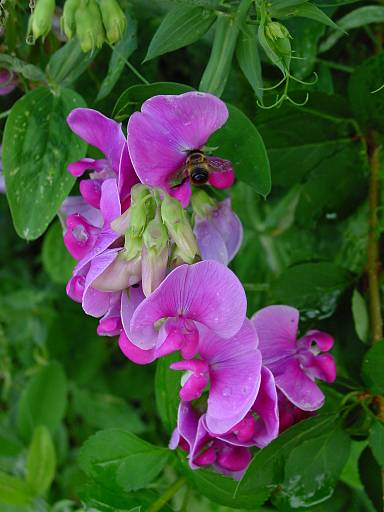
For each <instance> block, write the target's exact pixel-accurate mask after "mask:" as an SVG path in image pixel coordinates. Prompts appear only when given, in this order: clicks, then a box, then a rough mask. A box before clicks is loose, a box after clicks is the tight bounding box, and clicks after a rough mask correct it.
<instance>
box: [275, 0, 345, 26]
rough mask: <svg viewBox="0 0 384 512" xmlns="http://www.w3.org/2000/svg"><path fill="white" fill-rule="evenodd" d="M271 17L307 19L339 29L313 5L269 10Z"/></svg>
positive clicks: (303, 4)
mask: <svg viewBox="0 0 384 512" xmlns="http://www.w3.org/2000/svg"><path fill="white" fill-rule="evenodd" d="M271 15H272V16H274V17H276V18H282V19H284V18H293V17H298V18H309V19H311V20H315V21H318V22H319V23H323V24H324V25H328V26H329V27H332V28H336V29H337V28H339V27H338V25H336V23H335V22H334V21H332V20H331V18H329V17H328V16H327V15H326V14H325V12H324V11H322V10H321V9H319V8H318V7H317V6H316V5H315V4H311V3H302V4H300V5H294V6H292V7H287V8H281V9H271Z"/></svg>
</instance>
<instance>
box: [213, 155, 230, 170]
mask: <svg viewBox="0 0 384 512" xmlns="http://www.w3.org/2000/svg"><path fill="white" fill-rule="evenodd" d="M207 161H208V166H209V170H210V171H212V172H227V171H232V170H233V168H232V163H231V162H230V161H229V160H223V159H222V158H218V157H216V156H207Z"/></svg>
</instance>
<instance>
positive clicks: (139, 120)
mask: <svg viewBox="0 0 384 512" xmlns="http://www.w3.org/2000/svg"><path fill="white" fill-rule="evenodd" d="M227 119H228V110H227V107H226V106H225V103H224V102H223V101H221V100H220V99H219V98H216V97H215V96H213V95H211V94H207V93H202V92H187V93H184V94H180V95H165V96H162V95H161V96H153V97H152V98H149V99H148V100H147V101H145V102H144V103H143V105H142V107H141V112H135V113H134V114H132V115H131V117H130V119H129V121H128V147H129V154H130V157H131V159H132V163H133V167H134V169H135V171H136V174H137V175H138V176H139V178H140V181H141V182H142V183H144V184H146V185H151V186H154V187H159V188H162V189H163V190H165V191H166V192H168V194H170V195H172V196H173V197H176V198H177V199H178V200H179V201H180V202H181V203H182V205H183V206H184V207H185V206H187V205H188V203H189V200H190V197H191V193H192V189H191V182H190V179H189V178H188V176H187V177H181V179H180V172H181V171H182V170H183V168H184V166H185V164H186V160H187V158H188V155H189V153H190V152H191V151H193V150H200V149H202V148H203V146H204V145H205V144H206V143H207V141H208V139H209V137H210V136H211V135H212V134H213V133H214V132H215V131H216V130H218V129H219V128H221V127H222V126H223V125H224V123H225V122H226V121H227ZM206 158H207V159H208V162H209V163H211V164H213V165H215V166H216V167H217V168H220V169H221V171H214V172H210V174H209V184H210V185H212V186H214V187H216V188H227V187H230V186H231V185H232V184H233V181H234V172H233V169H232V164H231V163H230V162H229V161H228V160H222V159H220V158H217V157H210V156H208V157H206ZM178 179H179V181H181V183H178V184H175V180H176V181H177V180H178Z"/></svg>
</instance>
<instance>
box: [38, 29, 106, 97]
mask: <svg viewBox="0 0 384 512" xmlns="http://www.w3.org/2000/svg"><path fill="white" fill-rule="evenodd" d="M98 52H99V50H97V49H96V50H94V51H92V52H88V53H84V52H83V51H82V50H81V48H80V44H79V41H78V39H77V38H76V37H75V38H74V39H71V40H70V41H68V42H67V43H65V45H64V46H62V47H61V48H60V49H59V50H57V51H56V52H55V53H54V54H53V55H51V58H50V59H49V62H48V65H47V68H46V73H47V76H48V78H49V79H50V81H52V82H54V83H56V84H60V85H61V86H62V87H68V86H70V85H71V84H73V82H75V81H76V80H77V79H78V78H79V76H80V75H82V74H83V73H84V71H85V70H86V69H87V67H88V66H89V65H90V64H91V62H92V61H93V60H94V59H95V57H96V55H97V54H98Z"/></svg>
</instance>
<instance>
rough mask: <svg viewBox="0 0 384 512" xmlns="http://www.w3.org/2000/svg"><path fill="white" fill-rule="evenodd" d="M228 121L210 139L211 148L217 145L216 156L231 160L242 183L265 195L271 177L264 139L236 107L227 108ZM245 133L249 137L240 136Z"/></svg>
mask: <svg viewBox="0 0 384 512" xmlns="http://www.w3.org/2000/svg"><path fill="white" fill-rule="evenodd" d="M228 110H229V118H228V121H227V122H226V123H225V125H224V126H223V127H222V128H221V129H220V130H218V131H217V132H215V133H214V134H213V135H212V136H211V137H210V139H209V141H208V145H209V146H212V147H216V146H218V149H217V151H216V152H215V154H217V155H218V156H220V158H226V159H228V160H230V161H231V162H232V164H233V168H234V169H235V173H236V176H237V178H238V179H239V180H241V181H244V182H245V183H247V184H248V185H250V186H251V187H252V188H254V189H255V190H256V192H258V193H259V194H261V195H262V196H264V197H265V196H267V195H268V194H269V192H270V190H271V175H270V167H269V160H268V155H267V151H266V149H265V146H264V142H263V139H262V137H261V135H260V133H259V131H258V129H257V128H256V126H255V125H254V124H253V123H252V122H251V120H250V119H248V117H247V116H246V115H245V114H243V112H241V110H239V109H238V108H236V107H234V106H233V105H228ZM239 133H246V134H247V136H246V137H239Z"/></svg>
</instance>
